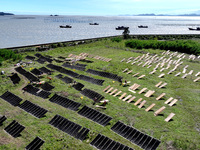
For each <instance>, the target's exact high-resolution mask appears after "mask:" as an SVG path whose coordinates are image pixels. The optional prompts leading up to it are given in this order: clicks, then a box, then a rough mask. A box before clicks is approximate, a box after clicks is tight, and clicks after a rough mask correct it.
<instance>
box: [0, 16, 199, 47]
mask: <svg viewBox="0 0 200 150" xmlns="http://www.w3.org/2000/svg"><path fill="white" fill-rule="evenodd" d="M89 23H98V24H99V25H89ZM60 25H71V26H72V28H60V27H59V26H60ZM139 25H144V26H148V28H138V26H139ZM118 26H128V27H129V30H130V34H133V35H143V34H161V35H162V34H181V35H182V34H200V31H191V30H189V29H188V27H192V28H196V27H200V17H199V16H42V15H37V16H36V15H13V16H0V48H10V47H19V46H28V45H36V44H45V43H53V42H64V41H72V40H82V39H89V38H98V37H107V36H116V35H122V32H123V31H122V30H116V29H115V28H116V27H118Z"/></svg>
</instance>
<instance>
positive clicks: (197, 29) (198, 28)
mask: <svg viewBox="0 0 200 150" xmlns="http://www.w3.org/2000/svg"><path fill="white" fill-rule="evenodd" d="M188 29H189V30H194V31H200V27H196V28H188Z"/></svg>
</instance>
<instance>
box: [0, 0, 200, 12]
mask: <svg viewBox="0 0 200 150" xmlns="http://www.w3.org/2000/svg"><path fill="white" fill-rule="evenodd" d="M0 12H8V13H9V12H10V13H14V14H16V15H21V14H28V15H50V14H53V15H55V14H58V15H93V16H104V15H111V16H113V15H114V16H115V15H126V14H130V15H133V14H150V13H154V14H174V15H176V14H190V13H198V14H200V2H199V0H0Z"/></svg>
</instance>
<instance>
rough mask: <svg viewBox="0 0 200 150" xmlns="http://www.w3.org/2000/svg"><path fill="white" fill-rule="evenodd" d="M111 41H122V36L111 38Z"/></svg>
mask: <svg viewBox="0 0 200 150" xmlns="http://www.w3.org/2000/svg"><path fill="white" fill-rule="evenodd" d="M111 41H112V42H117V43H119V42H121V41H122V38H120V37H114V38H112V39H111Z"/></svg>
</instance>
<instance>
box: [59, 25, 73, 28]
mask: <svg viewBox="0 0 200 150" xmlns="http://www.w3.org/2000/svg"><path fill="white" fill-rule="evenodd" d="M60 28H72V26H70V25H65V26H62V25H61V26H60Z"/></svg>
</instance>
